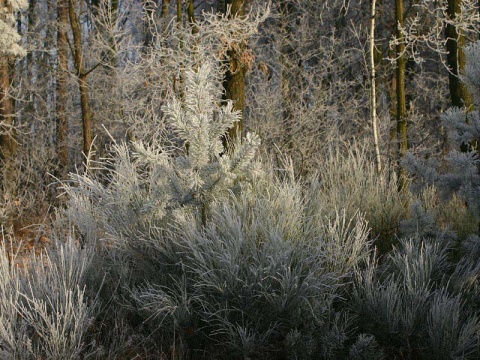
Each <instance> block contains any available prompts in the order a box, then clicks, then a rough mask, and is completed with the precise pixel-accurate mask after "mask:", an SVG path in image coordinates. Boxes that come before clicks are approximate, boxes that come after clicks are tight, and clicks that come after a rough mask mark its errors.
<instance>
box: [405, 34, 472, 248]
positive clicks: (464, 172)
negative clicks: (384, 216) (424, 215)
mask: <svg viewBox="0 0 480 360" xmlns="http://www.w3.org/2000/svg"><path fill="white" fill-rule="evenodd" d="M465 54H466V60H467V61H466V62H467V64H466V66H465V74H464V76H462V80H463V81H464V82H465V84H466V85H467V87H468V89H469V90H470V92H471V94H472V95H473V98H474V102H475V104H474V105H475V108H477V109H478V106H480V99H479V97H478V93H479V92H480V87H479V79H480V72H479V70H478V65H477V64H478V59H480V43H479V42H476V43H474V44H471V45H469V46H467V47H466V48H465ZM470 110H471V109H460V108H452V109H449V110H447V111H446V112H445V113H444V114H443V116H442V118H443V122H444V125H445V128H446V130H447V134H448V138H449V140H450V142H451V145H452V148H453V149H454V150H452V151H450V152H449V154H448V155H447V156H445V157H444V158H443V159H429V160H420V159H418V158H416V157H415V156H414V155H412V154H407V156H406V157H405V159H404V163H405V165H406V167H407V169H408V170H409V172H410V173H411V174H412V175H414V176H415V177H416V178H417V179H416V183H417V187H419V188H420V191H418V192H419V193H420V192H421V191H422V190H421V188H422V187H423V186H424V185H425V184H428V185H429V186H432V185H433V186H434V188H435V189H436V191H438V193H439V194H438V199H439V201H438V206H437V207H434V208H431V209H430V214H431V215H432V216H433V217H434V218H435V219H436V222H437V225H438V227H439V228H440V229H442V230H444V229H445V227H449V228H450V229H451V230H454V231H455V232H456V233H457V235H458V236H459V239H460V240H464V239H466V238H467V237H468V236H469V235H472V234H477V235H478V224H479V221H480V202H479V199H480V174H479V160H478V141H479V139H480V118H479V113H478V110H474V111H470ZM457 149H458V150H457ZM460 149H462V151H459V150H460ZM455 204H456V207H457V210H458V211H452V210H451V209H450V207H451V206H455ZM427 206H428V205H427ZM407 225H411V224H407ZM408 227H409V226H407V229H406V232H409V229H408Z"/></svg>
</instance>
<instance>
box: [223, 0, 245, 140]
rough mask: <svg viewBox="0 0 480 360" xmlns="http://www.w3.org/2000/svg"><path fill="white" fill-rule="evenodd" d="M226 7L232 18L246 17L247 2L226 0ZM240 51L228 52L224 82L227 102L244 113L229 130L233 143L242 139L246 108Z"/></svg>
mask: <svg viewBox="0 0 480 360" xmlns="http://www.w3.org/2000/svg"><path fill="white" fill-rule="evenodd" d="M225 5H226V6H229V5H230V6H231V12H230V18H232V19H234V18H235V17H242V16H245V0H226V1H225ZM245 47H246V44H239V50H240V52H241V51H244V50H245ZM238 55H239V54H238V51H236V52H235V51H233V50H229V51H227V56H228V59H227V61H228V70H227V73H226V74H225V79H224V82H223V86H224V90H225V100H233V107H234V109H235V110H238V111H240V112H241V113H242V118H241V120H240V121H237V122H236V123H235V124H234V126H233V127H232V128H230V129H229V131H228V135H229V137H230V140H232V141H233V142H235V141H236V139H238V138H241V137H242V133H243V111H244V108H245V75H246V68H245V66H243V64H242V63H241V62H240V59H239V58H238Z"/></svg>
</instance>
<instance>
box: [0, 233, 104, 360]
mask: <svg viewBox="0 0 480 360" xmlns="http://www.w3.org/2000/svg"><path fill="white" fill-rule="evenodd" d="M93 258H94V257H93V252H92V251H91V250H81V249H79V248H78V247H77V246H76V245H75V244H74V243H73V240H69V241H67V242H66V243H64V244H62V243H57V244H56V247H55V248H52V249H50V250H49V251H48V252H44V253H42V254H40V255H35V254H33V255H32V256H31V257H29V258H25V259H22V260H20V259H19V260H18V261H17V260H16V256H15V255H14V254H13V253H9V252H8V251H7V250H6V249H5V247H2V248H1V249H0V298H1V304H0V308H1V310H0V357H1V358H2V359H41V358H48V359H80V358H83V357H84V356H88V355H89V354H92V353H93V352H94V351H92V349H90V348H89V346H90V344H89V342H88V338H89V336H91V334H89V332H90V328H91V325H92V324H93V321H94V320H95V317H96V314H97V311H98V309H97V308H96V305H97V304H96V298H95V296H89V295H90V294H89V291H87V289H86V287H85V286H86V277H87V274H88V272H89V271H91V268H90V266H91V261H92V259H93ZM19 264H20V265H22V267H21V268H20V267H18V266H19ZM91 285H93V284H91ZM95 285H96V289H95V287H94V288H93V290H95V291H98V289H99V288H100V287H101V282H100V283H97V284H95Z"/></svg>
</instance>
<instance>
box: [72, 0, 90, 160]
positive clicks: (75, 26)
mask: <svg viewBox="0 0 480 360" xmlns="http://www.w3.org/2000/svg"><path fill="white" fill-rule="evenodd" d="M68 5H69V11H68V13H69V18H70V26H71V28H72V33H73V43H74V46H73V60H74V64H75V69H76V72H77V79H78V88H79V90H80V106H81V109H82V127H83V153H84V154H85V156H86V157H88V156H89V153H90V149H91V147H92V143H93V129H92V112H91V110H90V104H89V92H88V83H87V73H86V71H85V64H84V59H83V49H82V30H81V28H80V21H79V19H78V17H77V14H76V10H75V5H76V1H75V0H69V3H68Z"/></svg>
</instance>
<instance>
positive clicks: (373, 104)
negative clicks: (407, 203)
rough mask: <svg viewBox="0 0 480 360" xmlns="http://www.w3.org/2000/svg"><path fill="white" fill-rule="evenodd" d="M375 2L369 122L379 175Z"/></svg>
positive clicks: (371, 41) (371, 29)
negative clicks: (371, 128) (370, 123)
mask: <svg viewBox="0 0 480 360" xmlns="http://www.w3.org/2000/svg"><path fill="white" fill-rule="evenodd" d="M375 1H376V0H372V7H371V9H370V10H371V13H370V15H371V17H370V51H369V52H370V54H369V56H370V87H371V88H370V120H371V122H372V127H373V141H374V146H375V161H376V167H377V171H378V173H379V174H380V173H381V171H382V160H381V158H380V139H379V135H378V125H377V120H378V119H377V93H376V84H375V76H376V75H375V17H376V12H375Z"/></svg>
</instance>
